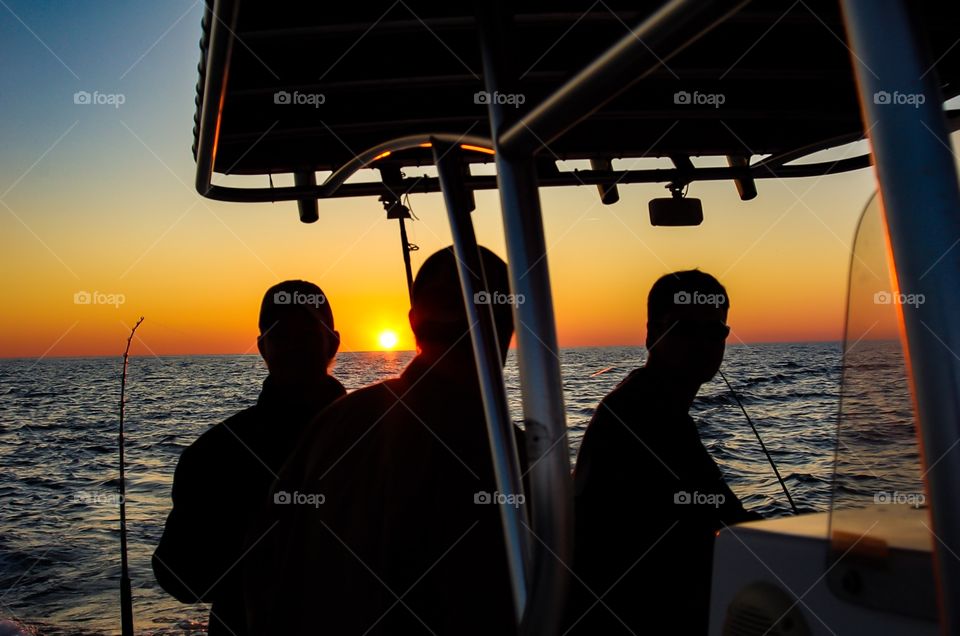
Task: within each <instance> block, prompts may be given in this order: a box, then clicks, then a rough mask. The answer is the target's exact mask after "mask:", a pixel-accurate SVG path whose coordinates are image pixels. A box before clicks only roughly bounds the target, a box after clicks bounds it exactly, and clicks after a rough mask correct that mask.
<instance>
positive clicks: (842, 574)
mask: <svg viewBox="0 0 960 636" xmlns="http://www.w3.org/2000/svg"><path fill="white" fill-rule="evenodd" d="M853 248H854V249H853V257H852V262H851V267H850V282H849V296H848V301H847V315H846V336H845V339H844V352H843V370H842V383H841V387H840V413H839V418H838V425H837V448H836V463H835V468H834V476H833V495H832V502H831V510H830V525H829V528H830V530H829V532H830V547H831V549H830V554H829V557H830V559H829V560H830V567H829V569H828V573H829V575H828V577H827V580H828V581H829V583H830V587H831V589H833V591H834V592H835V593H836V594H838V595H840V596H841V597H842V598H844V599H845V600H848V601H850V602H853V603H859V604H862V605H867V606H871V607H872V608H874V609H876V610H880V611H885V612H891V613H895V614H900V615H907V616H912V617H914V618H923V619H926V620H935V616H936V606H935V591H934V590H935V587H934V578H933V569H932V560H931V556H930V547H931V543H932V540H931V534H930V531H929V523H930V522H929V519H928V510H927V509H926V504H925V496H924V488H923V474H922V468H921V464H920V454H919V448H918V443H917V435H916V428H915V418H914V409H913V401H912V398H911V393H910V385H909V381H908V375H907V365H906V363H907V361H908V358H907V357H906V356H905V355H904V350H903V347H902V345H901V341H900V335H899V334H900V328H899V324H900V317H901V312H900V309H901V307H902V305H905V304H911V303H922V302H923V301H924V299H923V298H917V297H913V296H910V295H904V294H901V293H899V290H898V289H897V285H896V280H895V277H894V276H892V271H893V270H892V267H891V263H890V257H889V251H888V243H887V233H886V225H885V223H884V219H883V212H882V207H881V203H880V198H879V196H876V195H875V196H874V197H873V198H872V199H871V200H870V202H869V203H868V204H867V206H866V209H865V210H864V212H863V216H862V217H861V219H860V224H859V227H858V229H857V234H856V238H855V241H854V246H853Z"/></svg>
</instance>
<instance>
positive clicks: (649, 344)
mask: <svg viewBox="0 0 960 636" xmlns="http://www.w3.org/2000/svg"><path fill="white" fill-rule="evenodd" d="M659 339H660V334H659V332H658V331H657V329H656V327H655V326H654V323H652V322H648V323H647V339H646V341H644V343H643V344H644V346H645V347H646V348H647V353H648V354H649V353H650V349H652V348H653V345H654V343H655V342H656V341H657V340H659Z"/></svg>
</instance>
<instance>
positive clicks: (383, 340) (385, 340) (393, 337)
mask: <svg viewBox="0 0 960 636" xmlns="http://www.w3.org/2000/svg"><path fill="white" fill-rule="evenodd" d="M399 341H400V339H399V338H398V337H397V334H396V332H394V331H391V330H390V329H385V330H384V331H381V332H380V335H379V336H377V343H379V345H380V348H381V349H383V350H384V351H392V350H393V348H394V347H396V346H397V343H398V342H399Z"/></svg>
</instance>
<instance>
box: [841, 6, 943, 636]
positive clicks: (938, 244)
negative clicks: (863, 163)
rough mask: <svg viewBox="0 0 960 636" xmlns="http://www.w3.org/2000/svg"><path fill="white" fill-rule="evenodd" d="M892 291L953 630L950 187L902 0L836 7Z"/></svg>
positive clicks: (938, 109)
mask: <svg viewBox="0 0 960 636" xmlns="http://www.w3.org/2000/svg"><path fill="white" fill-rule="evenodd" d="M841 4H842V7H843V13H844V21H845V23H846V28H847V33H848V39H849V41H850V45H851V48H852V50H853V52H854V56H853V59H852V63H853V67H854V71H855V72H856V76H857V85H858V88H859V93H860V106H861V109H862V110H863V120H864V127H865V128H866V129H867V132H868V134H869V137H870V142H871V145H872V147H873V154H874V157H875V160H876V170H877V177H878V180H879V182H880V193H881V197H882V200H883V209H884V215H885V217H886V223H887V228H888V230H889V233H890V246H891V248H892V252H893V260H894V263H895V265H896V277H897V281H895V283H898V285H899V289H898V291H900V292H901V293H908V294H919V295H922V296H919V297H923V298H924V299H925V302H924V303H922V304H919V305H916V306H909V305H898V307H899V309H900V311H901V315H902V325H903V335H904V336H905V339H906V343H905V345H906V350H907V351H908V353H909V355H908V357H907V359H908V364H909V371H910V376H911V383H912V388H913V395H914V400H915V408H916V411H917V420H918V424H919V431H918V435H919V438H920V447H921V456H922V464H923V467H924V470H925V471H926V472H925V473H924V476H925V480H926V488H927V495H928V501H930V502H931V506H930V514H931V518H932V519H931V520H932V522H933V532H934V536H935V539H934V541H933V546H934V551H935V554H936V558H935V561H934V563H935V567H936V571H937V578H938V581H939V586H938V589H939V594H940V598H939V602H940V610H941V616H942V621H941V623H942V629H943V633H945V634H960V603H957V598H958V597H960V561H958V560H957V558H956V555H957V554H958V553H960V511H958V509H957V506H956V496H957V492H960V445H958V444H957V441H958V440H960V357H958V354H960V323H958V321H957V316H958V315H960V294H958V293H957V291H958V282H960V249H957V243H956V241H958V240H960V188H958V185H957V175H956V165H955V163H954V157H953V154H952V151H951V148H950V137H949V134H948V126H947V122H946V119H945V116H944V112H943V105H942V96H941V93H940V89H939V82H938V81H937V77H936V75H937V74H936V72H935V71H934V70H933V61H932V59H931V56H929V55H928V52H927V50H926V43H925V42H924V41H923V39H922V37H921V35H920V33H919V30H918V28H917V24H916V22H915V20H914V16H912V15H911V11H910V9H909V7H908V4H909V3H908V2H906V0H842V2H841Z"/></svg>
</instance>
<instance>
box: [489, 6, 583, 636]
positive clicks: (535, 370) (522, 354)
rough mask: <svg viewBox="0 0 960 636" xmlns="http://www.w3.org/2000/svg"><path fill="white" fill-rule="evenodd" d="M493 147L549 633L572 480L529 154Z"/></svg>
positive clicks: (498, 20) (540, 610)
mask: <svg viewBox="0 0 960 636" xmlns="http://www.w3.org/2000/svg"><path fill="white" fill-rule="evenodd" d="M476 6H477V14H478V22H479V26H480V41H481V53H482V57H483V77H484V82H485V85H486V86H485V87H486V90H487V91H488V92H489V93H491V94H492V93H494V92H496V91H504V90H508V89H509V86H508V85H507V84H505V83H504V80H505V79H506V78H505V74H504V69H505V67H506V64H505V60H504V59H503V57H502V55H503V52H504V51H505V50H507V49H506V48H505V46H504V43H503V38H504V34H503V32H502V24H503V18H502V16H500V15H497V5H496V4H494V5H493V6H491V5H489V4H485V3H477V5H476ZM487 112H488V114H489V120H490V129H491V131H492V132H493V137H494V140H496V139H497V136H498V133H499V132H500V131H502V130H503V127H504V125H505V124H506V123H507V122H506V114H505V113H504V106H503V105H502V104H497V103H496V100H488V111H487ZM494 150H495V151H496V155H495V156H496V165H497V182H498V185H499V189H500V205H501V208H502V213H503V226H504V233H505V238H506V244H507V255H508V258H509V260H510V288H511V292H512V293H513V294H514V296H515V297H516V298H517V299H518V302H517V303H516V304H515V305H514V308H513V320H514V325H515V326H516V334H517V360H518V363H519V366H520V383H521V387H522V392H523V417H524V422H525V426H526V433H527V457H528V460H529V462H530V469H529V475H528V480H529V489H530V498H529V500H528V508H530V511H529V514H530V518H531V522H532V528H531V529H530V530H531V537H532V539H531V541H530V547H531V559H532V561H531V571H530V573H531V577H530V580H531V586H530V601H529V606H528V608H527V612H526V614H525V615H524V617H523V633H524V634H537V635H538V636H550V635H552V634H556V633H558V632H559V628H560V622H561V619H562V615H563V608H564V605H565V602H566V592H567V583H568V576H569V568H570V566H571V565H572V555H573V505H572V501H573V485H572V481H571V479H570V460H569V457H568V453H569V446H568V445H567V425H566V417H565V410H564V404H563V382H562V379H561V375H560V357H559V355H558V347H557V332H556V325H555V324H554V316H553V298H552V294H551V290H550V274H549V270H548V267H547V248H546V244H545V240H544V235H543V218H542V215H541V211H540V194H539V192H538V191H537V175H536V169H535V166H534V162H533V158H532V156H531V155H529V154H527V155H526V156H511V157H506V156H504V154H503V153H502V152H501V151H500V148H498V147H497V145H496V144H495V145H494ZM520 299H522V302H521V300H520Z"/></svg>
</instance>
